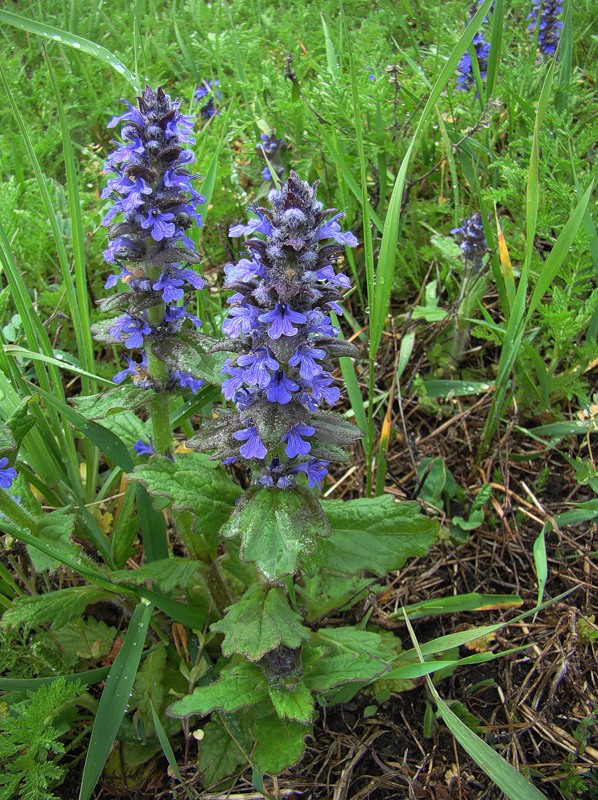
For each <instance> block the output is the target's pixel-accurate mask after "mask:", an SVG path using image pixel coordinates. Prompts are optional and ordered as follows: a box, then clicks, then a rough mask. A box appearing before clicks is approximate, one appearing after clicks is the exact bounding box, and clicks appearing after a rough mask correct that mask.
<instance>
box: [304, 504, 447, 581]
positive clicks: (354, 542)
mask: <svg viewBox="0 0 598 800" xmlns="http://www.w3.org/2000/svg"><path fill="white" fill-rule="evenodd" d="M322 506H323V508H324V511H325V512H326V516H327V517H328V521H329V523H330V527H331V528H332V536H331V537H330V538H329V539H325V540H322V541H320V542H319V544H318V549H317V551H316V553H315V554H314V556H313V557H312V558H310V559H309V563H310V564H311V565H313V566H317V567H323V568H324V569H328V570H330V571H331V572H337V573H341V574H343V575H354V574H355V573H357V572H359V571H360V570H368V571H370V572H373V573H374V574H376V575H385V574H386V573H387V572H390V571H391V570H395V569H400V568H401V567H402V566H403V564H404V563H405V561H406V560H407V559H408V558H411V557H413V556H421V555H423V554H424V553H426V552H427V551H428V549H429V548H430V547H431V546H432V544H433V543H434V541H435V540H436V534H437V531H438V523H437V522H435V521H434V520H431V519H428V518H427V517H424V516H423V515H422V514H421V513H420V510H419V506H418V504H417V503H411V502H405V503H397V502H395V501H394V499H393V498H392V497H391V496H390V495H387V494H384V495H381V496H380V497H375V498H371V499H360V500H324V501H323V503H322Z"/></svg>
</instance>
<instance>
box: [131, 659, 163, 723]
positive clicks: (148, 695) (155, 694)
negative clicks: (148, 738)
mask: <svg viewBox="0 0 598 800" xmlns="http://www.w3.org/2000/svg"><path fill="white" fill-rule="evenodd" d="M165 668H166V649H165V648H164V647H161V648H160V649H159V650H154V652H153V653H149V654H148V655H147V656H146V658H145V660H144V662H143V664H142V666H141V669H140V670H139V672H138V673H137V678H136V679H135V686H134V688H133V695H132V697H131V704H132V705H133V706H136V707H137V711H138V712H139V714H140V716H141V719H142V721H143V725H144V727H145V731H146V733H147V734H151V733H153V730H152V728H153V715H152V706H153V707H154V708H157V709H160V708H161V707H162V702H163V700H164V671H165Z"/></svg>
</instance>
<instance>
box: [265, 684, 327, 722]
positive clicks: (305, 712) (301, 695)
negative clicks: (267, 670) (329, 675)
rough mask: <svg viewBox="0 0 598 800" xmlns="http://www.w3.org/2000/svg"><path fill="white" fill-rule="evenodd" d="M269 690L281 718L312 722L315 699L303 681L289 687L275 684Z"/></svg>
mask: <svg viewBox="0 0 598 800" xmlns="http://www.w3.org/2000/svg"><path fill="white" fill-rule="evenodd" d="M268 691H269V692H270V700H272V705H273V706H274V708H275V710H276V713H277V714H278V716H279V717H280V718H281V719H293V720H296V721H297V722H306V723H307V722H311V718H312V716H313V713H314V706H315V699H314V697H313V695H312V694H311V692H310V691H309V689H308V688H307V686H306V685H305V684H304V683H303V681H300V682H299V683H297V684H296V685H295V686H289V687H287V686H281V685H273V686H270V687H269V688H268Z"/></svg>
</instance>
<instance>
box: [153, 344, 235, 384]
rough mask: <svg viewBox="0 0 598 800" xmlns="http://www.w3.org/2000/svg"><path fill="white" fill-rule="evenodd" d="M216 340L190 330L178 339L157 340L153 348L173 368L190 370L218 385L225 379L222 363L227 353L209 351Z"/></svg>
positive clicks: (184, 370) (193, 373)
mask: <svg viewBox="0 0 598 800" xmlns="http://www.w3.org/2000/svg"><path fill="white" fill-rule="evenodd" d="M215 341H216V340H215V339H210V338H209V337H208V336H204V335H203V334H201V333H194V332H190V333H186V334H185V333H183V334H179V335H178V336H177V338H176V339H169V340H166V339H165V340H164V341H163V342H156V343H155V344H154V345H153V347H152V350H153V352H154V353H155V354H156V356H158V358H160V359H161V360H162V361H164V362H165V363H166V364H168V366H169V367H170V368H171V369H180V370H181V371H183V372H190V373H191V374H192V375H197V376H198V377H199V378H203V379H204V380H205V381H207V382H208V383H212V384H215V385H217V386H218V385H220V384H221V383H222V381H223V376H222V365H223V364H224V362H225V361H226V359H227V354H226V353H209V352H208V350H209V349H210V347H212V345H213V344H214V343H215Z"/></svg>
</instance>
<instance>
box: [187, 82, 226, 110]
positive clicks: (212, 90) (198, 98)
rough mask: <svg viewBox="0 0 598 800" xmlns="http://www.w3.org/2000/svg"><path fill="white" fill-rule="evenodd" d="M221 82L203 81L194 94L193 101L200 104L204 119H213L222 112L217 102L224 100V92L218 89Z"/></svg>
mask: <svg viewBox="0 0 598 800" xmlns="http://www.w3.org/2000/svg"><path fill="white" fill-rule="evenodd" d="M218 86H220V81H218V80H213V81H202V82H201V83H200V84H199V85H198V86H197V87H196V88H195V92H194V93H193V99H194V100H195V102H196V103H199V104H200V109H199V113H200V114H201V116H202V117H203V118H204V119H211V118H212V117H213V116H214V115H215V114H219V113H220V112H219V111H218V109H217V106H216V100H221V99H222V92H221V91H220V89H218V88H217V87H218Z"/></svg>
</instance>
